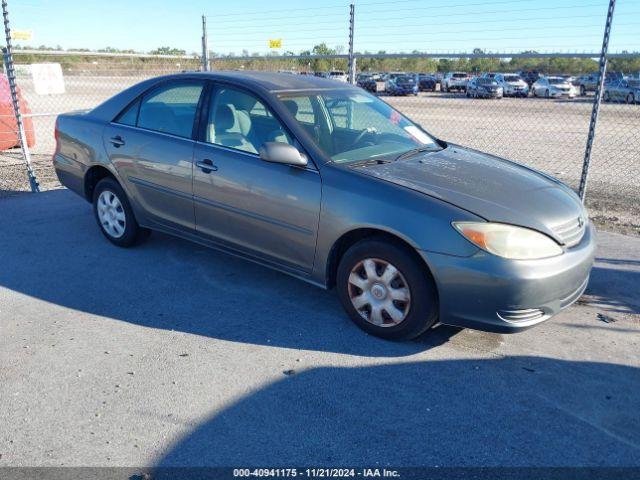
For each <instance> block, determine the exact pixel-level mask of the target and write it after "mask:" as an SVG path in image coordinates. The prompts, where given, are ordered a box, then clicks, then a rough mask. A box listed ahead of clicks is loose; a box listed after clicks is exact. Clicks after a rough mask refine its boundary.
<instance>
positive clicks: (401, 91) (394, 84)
mask: <svg viewBox="0 0 640 480" xmlns="http://www.w3.org/2000/svg"><path fill="white" fill-rule="evenodd" d="M384 90H385V92H387V93H388V94H389V95H418V79H417V75H415V74H412V73H407V74H403V75H398V76H395V77H394V78H389V80H387V81H386V83H385V87H384Z"/></svg>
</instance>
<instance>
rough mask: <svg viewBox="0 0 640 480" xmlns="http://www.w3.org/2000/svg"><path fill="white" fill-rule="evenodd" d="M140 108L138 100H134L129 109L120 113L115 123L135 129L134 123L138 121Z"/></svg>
mask: <svg viewBox="0 0 640 480" xmlns="http://www.w3.org/2000/svg"><path fill="white" fill-rule="evenodd" d="M139 107H140V100H136V101H135V102H133V103H132V104H131V105H129V107H128V108H127V109H126V110H125V111H124V112H122V113H121V114H120V115H119V116H118V118H117V119H116V123H121V124H122V125H129V126H130V127H135V126H136V122H137V121H138V108H139Z"/></svg>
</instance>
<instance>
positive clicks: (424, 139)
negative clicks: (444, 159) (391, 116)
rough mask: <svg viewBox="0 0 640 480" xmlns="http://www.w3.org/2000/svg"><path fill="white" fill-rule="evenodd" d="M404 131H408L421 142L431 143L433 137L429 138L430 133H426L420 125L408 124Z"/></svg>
mask: <svg viewBox="0 0 640 480" xmlns="http://www.w3.org/2000/svg"><path fill="white" fill-rule="evenodd" d="M404 131H405V132H407V133H408V134H409V135H411V136H412V137H413V138H415V139H416V140H418V141H419V142H420V143H431V139H430V138H429V135H427V134H426V133H424V132H423V131H422V130H420V129H419V128H418V127H415V126H413V125H407V126H406V127H404Z"/></svg>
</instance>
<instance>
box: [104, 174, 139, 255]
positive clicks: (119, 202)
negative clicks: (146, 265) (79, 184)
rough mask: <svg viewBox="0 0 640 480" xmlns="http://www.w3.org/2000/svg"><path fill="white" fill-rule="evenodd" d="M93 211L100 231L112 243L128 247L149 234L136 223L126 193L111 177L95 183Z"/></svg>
mask: <svg viewBox="0 0 640 480" xmlns="http://www.w3.org/2000/svg"><path fill="white" fill-rule="evenodd" d="M93 212H94V214H95V217H96V220H97V222H98V225H99V226H100V231H102V234H103V235H104V236H105V237H107V240H109V241H110V242H111V243H113V244H114V245H117V246H119V247H130V246H132V245H135V244H138V243H141V242H142V241H144V240H145V239H146V238H147V237H148V236H149V233H150V230H148V229H146V228H143V227H141V226H140V225H138V222H137V221H136V219H135V217H134V215H133V210H132V209H131V205H130V204H129V199H128V198H127V194H126V193H125V192H124V190H123V189H122V187H121V186H120V184H118V182H117V181H116V180H115V179H113V178H103V179H102V180H100V181H99V182H98V184H97V185H96V188H95V189H94V191H93Z"/></svg>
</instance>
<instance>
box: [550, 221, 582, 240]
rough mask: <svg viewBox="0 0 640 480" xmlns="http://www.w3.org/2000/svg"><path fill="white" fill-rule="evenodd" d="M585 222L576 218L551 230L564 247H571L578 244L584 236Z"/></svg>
mask: <svg viewBox="0 0 640 480" xmlns="http://www.w3.org/2000/svg"><path fill="white" fill-rule="evenodd" d="M586 223H587V222H586V220H585V219H584V218H583V217H577V218H574V219H572V220H569V221H568V222H565V223H562V224H560V225H557V226H555V227H553V228H552V229H551V230H552V231H553V233H554V234H555V235H557V237H558V238H559V239H560V241H561V242H562V244H563V245H564V246H565V247H573V246H574V245H577V244H578V243H580V240H582V236H583V235H584V231H585V225H586Z"/></svg>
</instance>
